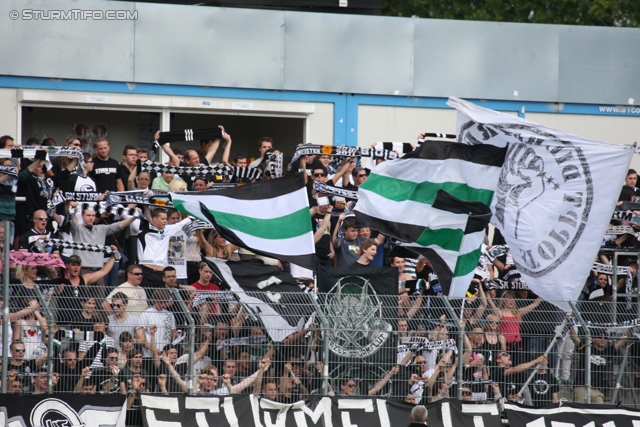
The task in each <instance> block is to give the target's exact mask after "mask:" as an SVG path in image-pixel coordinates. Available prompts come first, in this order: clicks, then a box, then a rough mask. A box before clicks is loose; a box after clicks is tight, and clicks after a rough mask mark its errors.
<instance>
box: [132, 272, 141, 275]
mask: <svg viewBox="0 0 640 427" xmlns="http://www.w3.org/2000/svg"><path fill="white" fill-rule="evenodd" d="M129 274H130V275H132V276H142V272H140V273H129Z"/></svg>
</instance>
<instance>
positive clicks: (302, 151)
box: [288, 144, 398, 170]
mask: <svg viewBox="0 0 640 427" xmlns="http://www.w3.org/2000/svg"><path fill="white" fill-rule="evenodd" d="M303 156H332V157H333V156H341V157H371V158H374V159H384V160H393V159H397V158H398V153H396V152H395V151H393V150H384V149H374V148H365V147H347V146H335V145H313V144H304V145H301V146H299V147H298V148H296V151H295V152H294V153H293V157H292V159H291V162H289V167H288V170H291V167H292V165H294V164H295V165H296V167H297V165H298V160H300V157H303Z"/></svg>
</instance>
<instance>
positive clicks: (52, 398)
mask: <svg viewBox="0 0 640 427" xmlns="http://www.w3.org/2000/svg"><path fill="white" fill-rule="evenodd" d="M126 403H127V402H126V396H125V395H113V394H109V395H104V394H102V395H97V394H96V395H85V394H70V393H69V394H52V395H44V394H41V395H19V394H3V395H2V399H1V401H0V426H11V427H42V426H46V427H72V426H86V427H99V426H103V427H125V418H126V412H127V409H126Z"/></svg>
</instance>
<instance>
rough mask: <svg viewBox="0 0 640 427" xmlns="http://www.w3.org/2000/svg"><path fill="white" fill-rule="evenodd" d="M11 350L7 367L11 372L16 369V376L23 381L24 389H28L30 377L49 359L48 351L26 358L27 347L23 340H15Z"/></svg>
mask: <svg viewBox="0 0 640 427" xmlns="http://www.w3.org/2000/svg"><path fill="white" fill-rule="evenodd" d="M9 350H10V351H11V357H10V358H9V366H8V367H7V368H8V370H9V372H11V371H15V373H16V378H17V379H18V380H19V381H20V382H21V383H22V388H23V390H28V387H29V385H30V384H29V382H30V381H29V378H31V376H32V374H34V373H35V372H37V370H38V368H40V367H41V366H42V365H44V363H45V362H46V361H47V353H44V354H42V355H40V356H39V357H38V358H37V359H31V360H25V359H24V355H25V352H26V351H27V347H26V346H25V345H24V343H23V342H22V341H13V342H12V343H11V346H10V347H9Z"/></svg>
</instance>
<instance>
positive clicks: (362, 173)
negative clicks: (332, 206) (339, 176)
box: [342, 166, 369, 190]
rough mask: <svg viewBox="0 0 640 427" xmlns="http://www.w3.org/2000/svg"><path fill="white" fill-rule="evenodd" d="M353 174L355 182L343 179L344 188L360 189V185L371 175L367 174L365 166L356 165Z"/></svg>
mask: <svg viewBox="0 0 640 427" xmlns="http://www.w3.org/2000/svg"><path fill="white" fill-rule="evenodd" d="M351 176H352V177H353V184H351V183H350V182H349V183H345V181H346V180H345V179H343V181H342V183H343V185H344V188H346V189H347V190H358V188H360V186H361V185H362V184H363V183H364V182H365V181H366V180H367V178H368V177H369V175H368V174H367V171H366V170H365V169H364V168H363V167H360V166H358V167H356V168H355V169H354V170H353V172H351Z"/></svg>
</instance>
